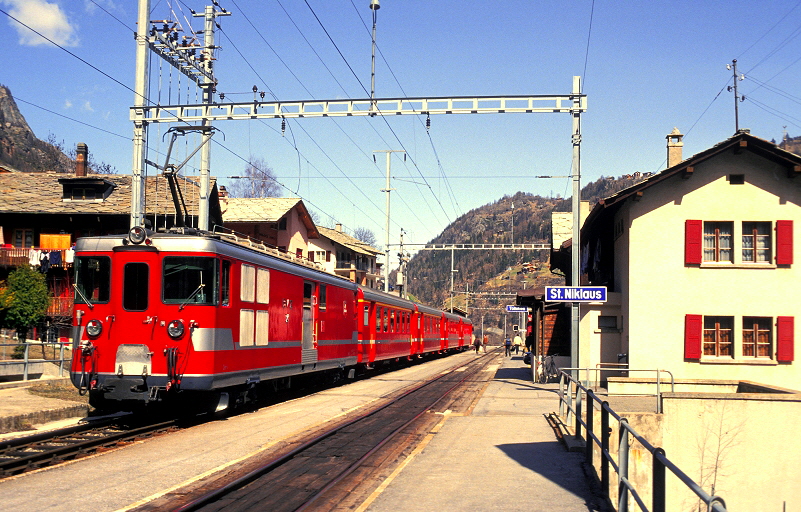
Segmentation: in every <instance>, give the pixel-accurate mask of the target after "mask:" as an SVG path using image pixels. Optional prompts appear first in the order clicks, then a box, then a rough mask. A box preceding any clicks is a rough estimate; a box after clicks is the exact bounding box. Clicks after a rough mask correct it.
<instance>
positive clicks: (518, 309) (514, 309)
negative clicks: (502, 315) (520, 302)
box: [506, 305, 528, 313]
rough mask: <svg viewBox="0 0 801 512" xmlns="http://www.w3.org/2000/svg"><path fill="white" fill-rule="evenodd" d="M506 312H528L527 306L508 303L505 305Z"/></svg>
mask: <svg viewBox="0 0 801 512" xmlns="http://www.w3.org/2000/svg"><path fill="white" fill-rule="evenodd" d="M506 312H507V313H527V312H528V308H527V307H526V306H512V305H508V306H506Z"/></svg>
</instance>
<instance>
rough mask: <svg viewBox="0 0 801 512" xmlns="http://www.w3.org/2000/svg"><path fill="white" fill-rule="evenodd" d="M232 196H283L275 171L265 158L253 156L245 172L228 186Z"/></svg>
mask: <svg viewBox="0 0 801 512" xmlns="http://www.w3.org/2000/svg"><path fill="white" fill-rule="evenodd" d="M227 189H228V193H229V194H230V195H231V197H281V186H280V185H279V184H278V182H277V181H276V179H275V173H274V172H273V170H272V168H271V167H270V166H268V165H267V162H266V161H265V160H264V159H263V158H251V159H250V163H249V164H248V165H247V167H245V174H244V175H243V176H241V177H238V178H236V179H234V180H232V181H231V182H230V184H229V186H228V187H227Z"/></svg>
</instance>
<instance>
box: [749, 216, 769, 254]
mask: <svg viewBox="0 0 801 512" xmlns="http://www.w3.org/2000/svg"><path fill="white" fill-rule="evenodd" d="M770 232H771V226H770V222H743V263H770V262H771V256H770V248H771V240H770Z"/></svg>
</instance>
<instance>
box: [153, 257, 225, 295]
mask: <svg viewBox="0 0 801 512" xmlns="http://www.w3.org/2000/svg"><path fill="white" fill-rule="evenodd" d="M218 268H219V264H218V262H217V259H216V258H210V257H205V256H167V257H166V258H164V281H163V284H162V286H163V287H164V288H163V290H162V297H163V300H164V303H165V304H181V305H186V304H216V303H217V295H218V285H217V283H218V281H219V279H218Z"/></svg>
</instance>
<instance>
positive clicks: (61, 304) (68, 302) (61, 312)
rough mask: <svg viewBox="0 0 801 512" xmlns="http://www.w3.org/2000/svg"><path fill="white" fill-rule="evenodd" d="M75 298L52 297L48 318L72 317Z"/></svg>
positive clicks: (48, 308)
mask: <svg viewBox="0 0 801 512" xmlns="http://www.w3.org/2000/svg"><path fill="white" fill-rule="evenodd" d="M74 302H75V299H74V298H73V297H50V305H49V306H48V307H47V316H50V317H53V316H72V306H73V304H74Z"/></svg>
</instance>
